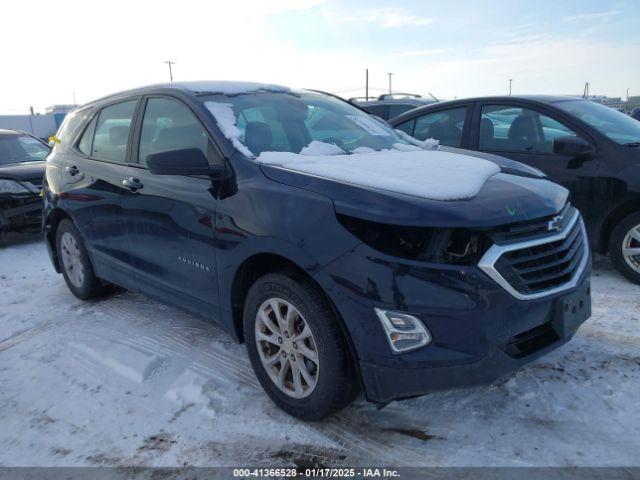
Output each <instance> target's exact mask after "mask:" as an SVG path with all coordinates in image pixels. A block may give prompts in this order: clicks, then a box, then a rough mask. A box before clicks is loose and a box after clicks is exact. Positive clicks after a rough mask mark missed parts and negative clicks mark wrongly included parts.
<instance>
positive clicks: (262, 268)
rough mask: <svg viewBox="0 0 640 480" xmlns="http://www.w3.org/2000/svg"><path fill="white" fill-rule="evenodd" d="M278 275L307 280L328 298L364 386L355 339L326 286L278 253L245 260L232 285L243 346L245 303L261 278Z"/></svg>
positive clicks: (234, 317)
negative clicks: (250, 289) (275, 273)
mask: <svg viewBox="0 0 640 480" xmlns="http://www.w3.org/2000/svg"><path fill="white" fill-rule="evenodd" d="M274 272H286V273H287V274H288V275H291V276H292V277H293V278H297V279H304V280H306V281H308V282H310V283H311V284H312V285H313V286H314V287H315V288H317V289H318V291H319V292H320V293H321V295H322V296H323V297H324V299H325V301H326V302H327V305H329V307H330V308H331V311H332V312H333V313H334V315H335V317H336V319H337V321H338V325H339V327H340V330H341V331H342V334H343V335H344V338H345V340H346V342H347V345H348V348H349V353H350V355H351V358H352V360H353V367H354V368H355V370H356V376H357V379H358V381H359V382H360V384H362V378H361V373H360V364H359V362H358V355H357V352H356V349H355V345H354V343H353V340H352V338H351V334H350V332H349V329H348V328H347V326H346V324H345V322H344V320H343V318H342V315H340V312H339V311H338V308H337V307H336V305H335V304H334V302H333V301H332V300H331V298H330V297H329V295H327V293H326V291H325V290H324V288H322V285H320V283H318V281H317V280H316V279H315V278H314V277H313V276H312V275H311V274H310V273H309V272H308V271H306V270H305V269H304V268H302V267H301V266H300V265H298V264H297V263H296V262H294V261H293V260H291V259H289V258H287V257H285V256H283V255H280V254H277V253H271V252H269V253H267V252H265V253H256V254H254V255H251V256H250V257H248V258H247V259H245V260H244V261H243V262H242V263H241V264H240V266H239V267H238V269H237V270H236V272H235V275H234V278H233V281H232V284H231V298H230V301H231V309H232V310H231V313H232V321H233V327H234V333H235V335H236V338H237V339H238V341H239V342H240V343H244V333H243V328H242V323H243V315H244V301H245V298H246V296H247V293H248V291H249V288H251V285H253V283H254V282H255V281H256V280H257V279H258V278H260V277H262V276H264V275H266V274H268V273H274Z"/></svg>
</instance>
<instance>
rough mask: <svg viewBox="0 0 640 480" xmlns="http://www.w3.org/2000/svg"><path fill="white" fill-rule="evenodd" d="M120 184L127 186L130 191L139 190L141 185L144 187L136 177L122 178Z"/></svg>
mask: <svg viewBox="0 0 640 480" xmlns="http://www.w3.org/2000/svg"><path fill="white" fill-rule="evenodd" d="M122 185H123V186H125V187H127V188H128V189H129V190H131V191H132V192H135V191H136V190H140V189H142V187H144V185H143V184H142V182H140V180H138V179H137V178H136V177H129V178H125V179H124V180H122Z"/></svg>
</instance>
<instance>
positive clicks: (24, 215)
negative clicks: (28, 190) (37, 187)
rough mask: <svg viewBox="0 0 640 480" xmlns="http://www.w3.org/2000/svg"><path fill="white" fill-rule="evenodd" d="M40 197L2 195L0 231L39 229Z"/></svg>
mask: <svg viewBox="0 0 640 480" xmlns="http://www.w3.org/2000/svg"><path fill="white" fill-rule="evenodd" d="M41 223H42V198H40V196H39V195H11V196H9V195H3V196H1V197H0V231H4V230H14V231H33V232H37V231H39V230H40V229H41Z"/></svg>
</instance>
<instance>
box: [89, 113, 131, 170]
mask: <svg viewBox="0 0 640 480" xmlns="http://www.w3.org/2000/svg"><path fill="white" fill-rule="evenodd" d="M136 104H137V100H130V101H127V102H122V103H116V104H115V105H111V106H109V107H105V108H103V109H102V110H101V111H100V114H99V115H98V119H97V123H96V128H95V134H94V136H93V145H92V147H91V155H90V156H91V157H93V158H95V159H97V160H111V161H114V162H122V163H124V161H125V160H126V155H127V141H128V139H129V130H130V128H131V119H132V117H133V112H134V111H135V108H136ZM83 140H84V138H83Z"/></svg>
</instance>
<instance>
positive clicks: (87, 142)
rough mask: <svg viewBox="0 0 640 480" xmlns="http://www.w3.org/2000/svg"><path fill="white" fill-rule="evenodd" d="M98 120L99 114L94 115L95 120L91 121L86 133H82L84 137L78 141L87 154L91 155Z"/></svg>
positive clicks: (79, 146) (80, 147)
mask: <svg viewBox="0 0 640 480" xmlns="http://www.w3.org/2000/svg"><path fill="white" fill-rule="evenodd" d="M97 120H98V117H97V116H96V117H93V120H91V122H89V125H88V126H87V128H86V129H85V131H84V133H83V134H82V138H81V139H80V142H79V143H78V149H79V150H80V151H81V152H82V153H84V154H85V155H87V156H90V155H91V147H92V145H93V134H94V132H95V131H96V121H97Z"/></svg>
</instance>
